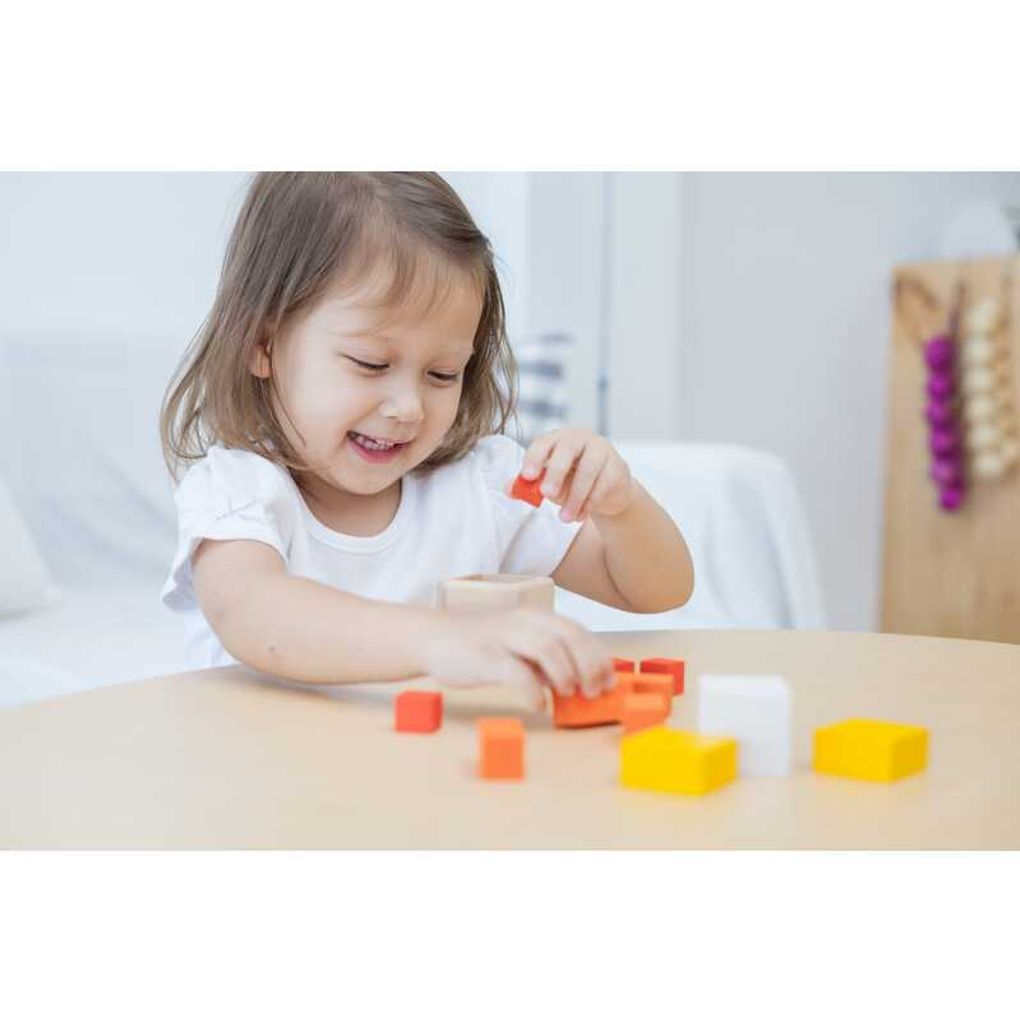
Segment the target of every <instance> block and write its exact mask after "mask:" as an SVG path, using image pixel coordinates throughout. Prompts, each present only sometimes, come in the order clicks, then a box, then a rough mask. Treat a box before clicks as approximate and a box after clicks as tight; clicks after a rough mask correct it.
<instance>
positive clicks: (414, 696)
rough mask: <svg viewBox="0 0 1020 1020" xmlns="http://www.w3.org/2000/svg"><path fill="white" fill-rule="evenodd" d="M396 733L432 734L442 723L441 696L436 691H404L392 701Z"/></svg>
mask: <svg viewBox="0 0 1020 1020" xmlns="http://www.w3.org/2000/svg"><path fill="white" fill-rule="evenodd" d="M394 706H395V708H396V711H395V713H394V716H395V719H394V726H395V729H396V730H397V732H398V733H434V732H435V731H436V730H438V729H439V727H440V726H441V725H442V722H443V696H442V694H440V693H439V692H438V691H404V692H402V693H401V694H398V695H397V697H396V700H395V701H394Z"/></svg>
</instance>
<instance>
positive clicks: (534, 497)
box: [510, 471, 545, 506]
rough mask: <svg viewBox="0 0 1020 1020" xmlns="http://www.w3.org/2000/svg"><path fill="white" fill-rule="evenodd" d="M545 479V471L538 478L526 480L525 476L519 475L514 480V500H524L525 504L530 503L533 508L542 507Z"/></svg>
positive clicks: (511, 493)
mask: <svg viewBox="0 0 1020 1020" xmlns="http://www.w3.org/2000/svg"><path fill="white" fill-rule="evenodd" d="M543 478H545V472H544V471H543V472H542V473H541V474H540V475H539V476H538V477H537V478H525V477H524V476H523V475H518V476H517V477H516V478H515V479H514V484H513V486H512V487H511V489H510V495H511V496H513V498H514V499H523V500H524V502H525V503H530V504H531V505H532V506H541V505H542V491H541V485H542V479H543Z"/></svg>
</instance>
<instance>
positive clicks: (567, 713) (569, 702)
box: [552, 678, 624, 727]
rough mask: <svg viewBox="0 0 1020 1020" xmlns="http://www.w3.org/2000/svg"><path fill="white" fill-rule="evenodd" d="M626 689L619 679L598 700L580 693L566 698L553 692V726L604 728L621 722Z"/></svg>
mask: <svg viewBox="0 0 1020 1020" xmlns="http://www.w3.org/2000/svg"><path fill="white" fill-rule="evenodd" d="M623 694H624V689H623V687H622V686H621V685H620V680H619V678H617V681H616V686H615V687H614V688H613V689H612V690H611V691H606V692H605V693H604V694H600V695H599V696H598V697H596V698H586V697H585V696H584V695H583V694H582V693H581V692H580V691H578V692H577V693H576V694H571V695H568V696H564V695H562V694H557V693H556V692H555V691H553V692H552V699H553V724H554V725H556V726H567V727H575V726H604V725H605V724H606V723H615V722H619V721H620V707H621V705H622V704H623Z"/></svg>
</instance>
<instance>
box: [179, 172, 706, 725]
mask: <svg viewBox="0 0 1020 1020" xmlns="http://www.w3.org/2000/svg"><path fill="white" fill-rule="evenodd" d="M515 374H516V365H515V363H514V360H513V356H512V354H511V351H510V348H509V345H508V341H507V336H506V329H505V324H504V314H503V299H502V295H501V292H500V287H499V283H498V280H497V277H496V272H495V270H494V268H493V257H492V252H491V249H490V246H489V243H488V241H487V240H486V238H485V237H484V236H483V235H482V234H481V233H480V232H479V230H478V228H477V227H476V226H475V224H474V222H473V221H472V219H471V216H470V214H469V213H468V211H467V209H466V208H465V207H464V205H463V203H462V202H461V201H460V199H459V198H458V197H457V195H456V193H455V192H454V191H453V190H452V189H451V188H450V186H449V185H448V184H447V183H446V182H445V181H444V180H443V179H442V178H441V177H440V176H439V175H438V174H432V173H271V174H260V175H258V176H257V177H256V178H255V179H254V181H253V183H252V185H251V188H250V190H249V192H248V195H247V197H246V200H245V202H244V205H243V207H242V209H241V212H240V214H239V216H238V220H237V223H236V225H235V227H234V231H233V234H232V236H231V238H230V241H229V244H228V247H227V252H226V257H225V260H224V264H223V272H222V277H221V280H220V285H219V289H218V292H217V295H216V300H215V303H214V305H213V308H212V312H211V313H210V315H209V318H208V319H207V321H206V323H205V325H204V327H203V329H202V331H201V332H200V334H199V335H198V337H196V340H195V342H194V343H193V345H192V347H191V348H190V349H189V352H188V354H187V355H186V357H185V360H184V363H183V364H182V366H181V368H180V370H179V371H178V373H177V375H176V376H175V379H174V381H173V382H172V383H171V387H170V389H169V390H168V394H167V398H166V401H165V403H164V407H163V413H162V419H161V435H162V440H163V449H164V455H165V457H166V459H167V464H168V466H169V468H170V471H171V473H172V474H173V476H174V478H175V479H176V478H177V477H178V475H179V471H180V467H181V464H182V462H191V466H190V467H189V468H188V470H187V472H186V474H185V475H184V477H183V479H182V480H181V481H180V484H179V486H178V488H177V492H176V497H175V498H176V503H177V510H178V515H179V525H180V529H179V531H180V538H179V547H178V550H177V554H176V557H175V559H174V562H173V566H172V569H171V572H170V576H169V578H168V580H167V582H166V585H165V587H164V589H163V593H162V598H163V601H164V602H165V603H166V605H168V606H169V607H170V608H171V609H174V610H179V611H182V612H184V613H186V614H187V616H188V624H189V646H190V658H191V660H192V662H193V664H194V665H195V666H196V667H201V666H219V665H225V664H228V663H232V662H236V661H240V662H243V663H246V664H248V665H250V666H252V667H254V668H255V669H258V670H262V671H265V672H267V673H271V674H274V675H276V676H280V677H285V678H289V679H292V680H298V681H304V682H308V683H327V684H337V683H347V682H351V681H373V680H398V679H403V678H407V677H412V676H416V675H421V674H427V675H429V676H431V677H433V678H435V679H436V680H439V681H442V682H447V683H451V684H470V683H503V684H516V685H519V686H520V687H522V688H523V689H524V690H525V691H526V693H527V694H528V695H529V697H530V700H531V701H532V702H533V703H534V704H535V706H536V707H538V706H540V705H542V704H544V693H543V692H544V689H545V688H548V687H552V688H554V689H555V690H557V691H560V692H562V693H570V692H572V691H575V690H577V689H580V690H581V691H583V692H584V693H585V694H586V695H588V696H594V695H595V694H597V693H599V692H600V691H601V690H602V689H604V688H605V687H607V686H611V685H612V682H613V681H612V676H613V674H612V662H611V659H610V657H609V655H608V654H607V652H606V651H605V649H604V646H603V645H602V643H601V642H599V641H598V640H597V639H596V638H595V637H594V636H593V635H592V634H590V633H589V632H588V631H587V630H585V629H584V628H583V627H581V626H579V625H577V624H576V623H574V622H573V621H571V620H569V619H567V618H565V617H562V616H559V615H557V614H555V613H547V612H542V611H540V610H533V609H517V610H500V611H483V612H478V611H472V612H463V611H462V612H459V613H458V612H456V611H450V610H441V609H439V608H436V598H435V593H436V589H437V586H438V584H439V582H440V581H443V580H445V579H448V578H452V577H457V576H462V575H465V574H479V573H513V574H539V575H547V576H551V577H552V578H553V580H554V581H555V583H556V584H558V585H560V586H561V587H563V588H567V589H570V590H571V591H574V592H578V593H579V594H581V595H585V596H587V597H588V598H592V599H596V600H598V601H599V602H602V603H605V604H606V605H609V606H615V607H618V608H620V609H625V610H629V611H631V612H649V613H650V612H662V611H665V610H667V609H670V608H673V607H675V606H680V605H682V604H683V603H684V602H686V601H687V599H688V598H689V597H690V594H691V589H692V585H693V570H692V566H691V561H690V557H689V555H688V551H687V547H686V545H685V543H684V540H683V538H682V536H681V535H680V532H679V531H678V530H677V528H676V526H675V525H674V523H673V521H672V520H671V519H670V518H669V516H668V515H667V514H666V513H665V511H663V510H662V508H661V507H659V505H658V504H657V503H656V502H655V501H654V500H653V499H652V498H651V497H650V496H649V495H648V493H647V492H646V491H645V490H644V489H643V488H642V487H641V486H640V485H639V484H638V483H637V482H636V481H635V480H634V479H632V478H631V476H630V472H629V470H628V468H627V465H626V464H625V463H624V461H623V460H622V459H621V458H620V456H619V454H618V453H617V452H616V450H614V448H613V447H612V446H611V445H610V443H609V442H608V441H607V440H605V439H603V438H602V437H601V436H598V435H595V434H594V433H592V432H590V431H588V430H586V429H579V428H569V429H559V430H556V431H554V432H551V433H549V434H547V435H545V436H542V437H541V438H539V439H537V440H536V441H535V442H534V443H532V444H531V446H530V447H529V448H528V450H527V451H525V450H524V449H522V448H521V446H520V445H519V444H517V443H516V442H515V441H514V440H512V439H510V438H509V437H507V436H506V435H504V434H502V433H503V430H504V428H505V427H506V424H507V422H508V420H509V419H510V416H511V414H512V412H513V404H514V400H515V395H516V378H515ZM543 471H544V472H545V475H544V479H543V481H542V489H541V491H542V493H543V494H544V496H545V497H546V500H545V501H544V502H543V503H542V505H541V506H539V507H538V508H535V507H533V506H532V505H530V504H528V503H526V502H522V501H520V500H515V499H512V498H511V497H510V495H509V488H510V485H511V483H512V482H513V480H514V478H515V477H516V476H517V475H518V473H523V474H524V476H525V477H526V478H538V477H539V476H540V475H541V474H542V472H543Z"/></svg>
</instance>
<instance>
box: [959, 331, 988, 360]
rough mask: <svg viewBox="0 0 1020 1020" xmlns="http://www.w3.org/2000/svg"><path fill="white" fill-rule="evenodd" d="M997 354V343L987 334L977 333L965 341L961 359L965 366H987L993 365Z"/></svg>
mask: <svg viewBox="0 0 1020 1020" xmlns="http://www.w3.org/2000/svg"><path fill="white" fill-rule="evenodd" d="M995 355H996V348H995V344H994V343H992V341H991V340H990V339H989V338H988V337H987V336H980V335H975V336H969V337H967V339H966V340H965V341H964V342H963V350H962V352H961V354H960V360H961V361H962V363H963V364H964V365H965V366H967V365H976V366H985V365H991V363H992V362H993V361H994V360H995Z"/></svg>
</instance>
